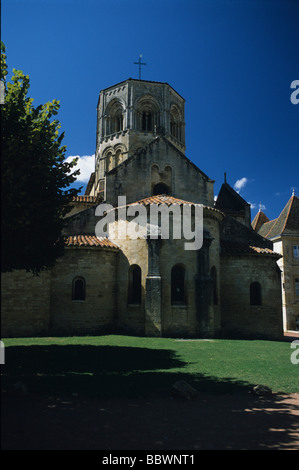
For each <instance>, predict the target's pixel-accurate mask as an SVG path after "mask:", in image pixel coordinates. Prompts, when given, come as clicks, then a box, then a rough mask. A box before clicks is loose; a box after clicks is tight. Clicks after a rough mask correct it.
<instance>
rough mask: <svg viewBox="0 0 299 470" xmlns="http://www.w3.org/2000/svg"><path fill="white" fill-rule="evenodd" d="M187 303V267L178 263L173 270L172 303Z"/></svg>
mask: <svg viewBox="0 0 299 470" xmlns="http://www.w3.org/2000/svg"><path fill="white" fill-rule="evenodd" d="M176 302H180V303H185V302H186V296H185V268H183V266H180V265H176V266H174V267H173V268H172V270H171V303H176Z"/></svg>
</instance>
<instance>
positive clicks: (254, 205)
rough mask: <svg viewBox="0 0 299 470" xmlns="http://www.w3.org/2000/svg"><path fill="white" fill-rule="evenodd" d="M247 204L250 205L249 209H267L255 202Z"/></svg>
mask: <svg viewBox="0 0 299 470" xmlns="http://www.w3.org/2000/svg"><path fill="white" fill-rule="evenodd" d="M248 204H250V207H251V209H259V210H261V211H264V210H265V209H267V208H266V206H265V205H264V204H261V203H259V204H256V203H255V202H249V201H248Z"/></svg>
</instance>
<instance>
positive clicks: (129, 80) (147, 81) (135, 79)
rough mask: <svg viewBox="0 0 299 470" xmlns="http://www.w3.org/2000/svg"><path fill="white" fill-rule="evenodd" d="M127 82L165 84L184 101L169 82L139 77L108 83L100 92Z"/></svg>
mask: <svg viewBox="0 0 299 470" xmlns="http://www.w3.org/2000/svg"><path fill="white" fill-rule="evenodd" d="M127 82H140V83H152V84H156V85H166V86H168V87H169V88H171V89H172V90H173V91H174V92H175V93H176V94H177V95H178V96H179V97H180V98H181V99H182V100H184V101H185V98H183V97H182V95H180V94H179V93H178V92H177V91H176V90H175V89H174V88H173V87H172V86H171V85H169V83H167V82H158V81H154V80H141V79H137V78H128V79H127V80H123V81H121V82H119V83H115V84H114V85H110V86H108V87H107V88H103V89H102V90H101V91H100V93H101V92H103V91H107V90H110V89H112V88H115V87H118V86H123V85H124V84H125V83H127Z"/></svg>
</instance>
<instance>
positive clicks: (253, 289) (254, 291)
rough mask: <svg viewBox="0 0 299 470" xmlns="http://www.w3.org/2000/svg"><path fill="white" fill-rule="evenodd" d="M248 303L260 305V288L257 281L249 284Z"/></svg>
mask: <svg viewBox="0 0 299 470" xmlns="http://www.w3.org/2000/svg"><path fill="white" fill-rule="evenodd" d="M250 305H262V288H261V285H260V283H259V282H252V283H251V284H250Z"/></svg>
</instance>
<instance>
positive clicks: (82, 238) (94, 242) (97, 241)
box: [66, 235, 119, 250]
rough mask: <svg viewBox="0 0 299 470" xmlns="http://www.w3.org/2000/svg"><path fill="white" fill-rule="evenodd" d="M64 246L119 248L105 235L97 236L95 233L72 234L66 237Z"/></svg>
mask: <svg viewBox="0 0 299 470" xmlns="http://www.w3.org/2000/svg"><path fill="white" fill-rule="evenodd" d="M66 246H69V247H74V246H79V247H81V246H87V247H96V248H97V247H100V248H114V249H117V250H118V249H119V248H118V246H117V245H115V244H114V243H113V242H112V241H111V240H109V239H108V238H105V237H101V238H97V237H96V236H95V235H72V236H69V237H67V238H66Z"/></svg>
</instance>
